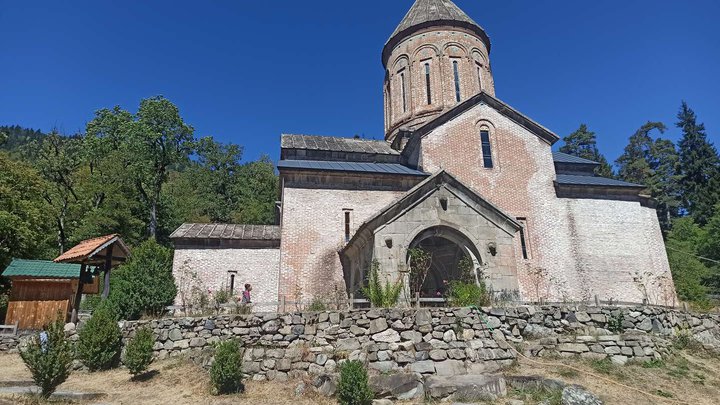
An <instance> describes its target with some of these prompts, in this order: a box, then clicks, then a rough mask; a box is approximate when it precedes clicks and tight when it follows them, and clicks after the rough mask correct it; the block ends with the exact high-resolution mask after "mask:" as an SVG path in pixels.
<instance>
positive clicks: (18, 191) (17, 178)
mask: <svg viewBox="0 0 720 405" xmlns="http://www.w3.org/2000/svg"><path fill="white" fill-rule="evenodd" d="M44 188H45V185H44V181H43V179H42V178H41V177H40V175H39V174H38V173H37V171H35V170H34V169H33V168H32V167H30V166H29V165H26V164H24V163H21V162H17V161H14V160H12V159H10V157H9V156H8V155H7V154H6V153H4V152H0V268H2V269H4V268H5V267H6V266H7V265H8V264H10V260H11V259H12V258H13V257H17V258H28V259H31V258H41V257H47V256H51V255H52V254H51V253H50V252H48V249H47V246H48V239H49V238H48V236H49V235H50V232H51V229H52V228H51V226H50V225H49V224H50V223H51V218H50V217H49V216H48V215H47V210H46V205H45V202H44V201H43V191H44Z"/></svg>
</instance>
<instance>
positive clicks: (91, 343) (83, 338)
mask: <svg viewBox="0 0 720 405" xmlns="http://www.w3.org/2000/svg"><path fill="white" fill-rule="evenodd" d="M121 347H122V333H121V332H120V327H119V326H118V318H117V315H116V312H115V309H114V308H113V306H112V304H107V300H106V301H105V302H103V304H101V305H100V306H99V307H98V308H97V309H96V310H95V312H94V313H93V315H92V317H91V318H90V319H89V320H88V321H87V323H86V324H85V326H83V328H82V329H80V339H79V341H78V356H79V357H80V360H82V362H83V364H85V365H86V366H87V367H88V368H89V369H90V371H97V370H108V369H111V368H113V367H116V366H117V365H118V362H119V360H120V349H121Z"/></svg>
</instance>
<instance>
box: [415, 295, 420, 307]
mask: <svg viewBox="0 0 720 405" xmlns="http://www.w3.org/2000/svg"><path fill="white" fill-rule="evenodd" d="M415 308H418V309H420V292H418V291H416V292H415Z"/></svg>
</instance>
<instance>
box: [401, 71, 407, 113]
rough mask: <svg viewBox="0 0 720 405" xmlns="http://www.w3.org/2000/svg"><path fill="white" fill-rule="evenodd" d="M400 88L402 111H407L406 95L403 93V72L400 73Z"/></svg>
mask: <svg viewBox="0 0 720 405" xmlns="http://www.w3.org/2000/svg"><path fill="white" fill-rule="evenodd" d="M400 86H401V87H400V90H401V92H402V103H403V112H407V97H406V95H405V73H400Z"/></svg>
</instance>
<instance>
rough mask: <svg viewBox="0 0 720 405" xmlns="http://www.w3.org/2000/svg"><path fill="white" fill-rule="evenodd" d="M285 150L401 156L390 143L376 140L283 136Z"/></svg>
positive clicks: (282, 144)
mask: <svg viewBox="0 0 720 405" xmlns="http://www.w3.org/2000/svg"><path fill="white" fill-rule="evenodd" d="M280 147H281V148H283V149H308V150H324V151H332V152H354V153H372V154H384V155H399V154H400V152H399V151H397V150H395V149H393V148H391V147H390V143H388V142H386V141H378V140H374V139H357V138H343V137H335V136H319V135H296V134H283V135H282V136H281V137H280Z"/></svg>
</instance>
